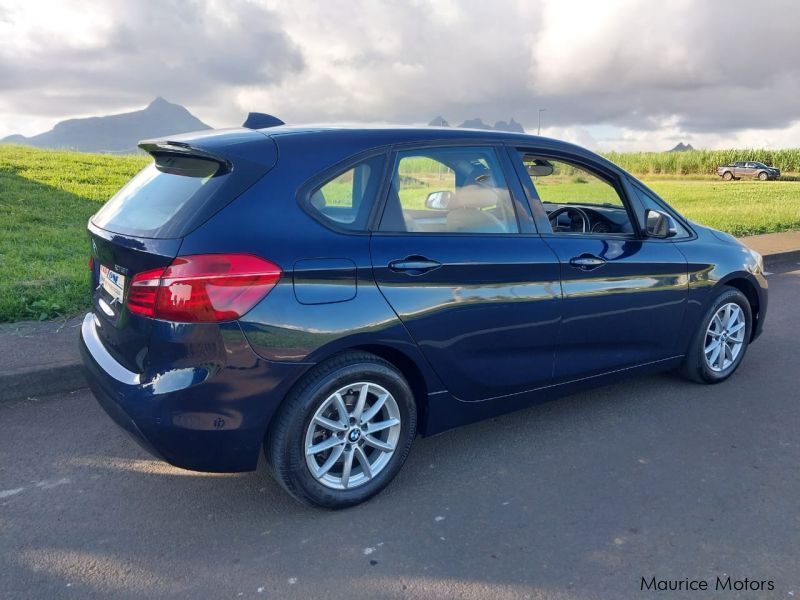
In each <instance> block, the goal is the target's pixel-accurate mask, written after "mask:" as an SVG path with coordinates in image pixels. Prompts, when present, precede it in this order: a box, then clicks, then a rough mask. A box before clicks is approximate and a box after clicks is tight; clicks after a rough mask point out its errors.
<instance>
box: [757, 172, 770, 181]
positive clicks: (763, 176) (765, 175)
mask: <svg viewBox="0 0 800 600" xmlns="http://www.w3.org/2000/svg"><path fill="white" fill-rule="evenodd" d="M758 178H759V179H760V180H761V181H766V180H767V179H769V173H766V172H764V171H761V173H759V174H758Z"/></svg>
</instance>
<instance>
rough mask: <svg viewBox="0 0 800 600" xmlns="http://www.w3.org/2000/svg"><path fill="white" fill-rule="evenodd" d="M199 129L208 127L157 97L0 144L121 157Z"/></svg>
mask: <svg viewBox="0 0 800 600" xmlns="http://www.w3.org/2000/svg"><path fill="white" fill-rule="evenodd" d="M201 129H211V128H210V127H209V126H208V125H206V124H205V123H203V122H202V121H201V120H200V119H198V118H197V117H195V116H194V115H193V114H192V113H190V112H189V111H188V110H186V109H185V108H184V107H183V106H181V105H180V104H173V103H171V102H167V101H166V100H164V99H163V98H161V97H159V98H156V99H155V100H153V101H152V102H151V103H150V104H148V105H147V107H146V108H144V109H143V110H137V111H134V112H129V113H123V114H119V115H108V116H105V117H89V118H86V119H68V120H66V121H61V122H60V123H57V124H56V126H55V127H53V129H51V130H50V131H46V132H45V133H40V134H39V135H34V136H31V137H25V136H24V135H10V136H8V137H6V138H4V139H2V140H0V143H5V144H27V145H29V146H37V147H39V148H66V149H70V150H80V151H82V152H107V153H115V154H117V153H120V154H121V153H127V152H135V151H136V144H137V142H138V141H139V140H143V139H147V138H152V137H160V136H164V135H168V134H172V133H187V132H189V131H199V130H201Z"/></svg>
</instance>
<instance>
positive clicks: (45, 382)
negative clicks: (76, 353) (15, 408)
mask: <svg viewBox="0 0 800 600" xmlns="http://www.w3.org/2000/svg"><path fill="white" fill-rule="evenodd" d="M85 387H86V378H85V377H84V375H83V365H82V364H81V363H79V362H73V363H66V364H62V365H57V366H52V367H41V368H36V369H25V370H21V371H18V372H15V373H3V374H2V375H0V402H3V401H6V400H21V399H23V398H33V397H37V396H47V395H50V394H60V393H65V392H74V391H75V390H80V389H83V388H85Z"/></svg>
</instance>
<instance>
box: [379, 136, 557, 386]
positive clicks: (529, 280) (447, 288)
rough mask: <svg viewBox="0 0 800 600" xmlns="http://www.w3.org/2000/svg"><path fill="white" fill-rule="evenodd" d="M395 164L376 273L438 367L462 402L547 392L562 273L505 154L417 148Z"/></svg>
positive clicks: (502, 151)
mask: <svg viewBox="0 0 800 600" xmlns="http://www.w3.org/2000/svg"><path fill="white" fill-rule="evenodd" d="M393 161H394V167H393V170H392V172H391V176H390V177H391V181H390V184H389V185H388V193H387V196H386V201H385V206H384V210H383V214H382V218H381V220H380V226H379V227H378V228H377V230H376V231H374V232H373V235H372V238H371V254H372V264H373V272H374V275H375V279H376V281H377V284H378V286H379V288H380V290H381V292H382V293H383V295H384V296H385V298H386V300H387V301H388V302H389V304H390V305H391V306H392V308H393V309H394V311H395V312H396V313H397V315H398V316H399V317H400V319H401V320H402V322H403V323H404V325H405V326H406V328H407V329H408V331H409V333H410V335H411V336H412V338H413V339H414V340H415V341H416V343H417V344H418V346H419V348H420V349H421V351H422V352H423V354H424V356H425V357H426V359H427V360H428V361H429V363H430V365H431V366H432V368H433V369H434V370H435V371H436V373H437V375H438V376H439V377H440V378H441V380H442V382H443V383H444V384H445V385H446V387H447V388H448V390H449V391H450V393H452V394H453V395H454V396H456V397H457V398H459V399H461V400H465V401H476V400H483V399H487V398H494V397H498V396H503V395H506V394H513V393H518V392H522V391H526V390H529V389H532V388H535V387H539V386H541V385H544V384H546V383H548V382H549V381H550V378H551V376H552V371H553V361H554V348H555V344H556V341H557V333H558V327H559V322H560V316H561V315H560V304H561V299H560V297H561V290H560V284H559V270H560V269H559V265H558V259H557V258H556V256H555V254H554V253H553V251H552V250H551V249H550V247H549V246H548V245H547V244H545V243H544V242H543V241H542V239H541V238H540V237H539V236H538V235H537V234H536V232H535V230H534V227H533V223H532V220H531V217H530V214H529V213H527V207H526V206H525V202H524V197H523V196H522V190H521V188H520V186H519V182H518V180H516V178H515V175H514V172H513V169H512V168H511V167H510V164H509V162H508V156H507V154H506V150H505V148H503V147H502V146H496V147H495V146H489V145H487V146H480V147H478V146H452V147H450V146H434V147H408V148H405V149H403V150H400V151H398V152H396V153H395V154H394V157H393ZM509 174H510V177H509V176H508V175H509ZM509 182H511V183H512V184H513V185H511V186H509Z"/></svg>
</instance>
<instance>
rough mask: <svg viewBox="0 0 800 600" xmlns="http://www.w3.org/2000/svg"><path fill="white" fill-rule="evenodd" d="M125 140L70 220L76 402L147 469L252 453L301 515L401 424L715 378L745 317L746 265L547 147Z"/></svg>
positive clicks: (369, 474)
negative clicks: (126, 177) (610, 388)
mask: <svg viewBox="0 0 800 600" xmlns="http://www.w3.org/2000/svg"><path fill="white" fill-rule="evenodd" d="M253 120H254V121H256V122H257V121H258V120H259V117H258V116H256V117H254V119H253ZM263 124H267V125H269V124H271V120H269V119H266V117H264V121H263ZM141 148H143V149H144V150H146V151H147V152H148V153H150V154H151V155H152V157H153V159H154V160H153V162H152V163H151V164H150V165H149V166H148V167H146V168H145V169H144V170H143V171H142V172H141V173H139V174H138V175H137V176H136V177H135V178H134V179H132V180H131V181H130V182H129V183H128V184H127V185H126V186H125V187H124V188H123V189H122V190H121V191H120V192H119V193H118V194H117V195H116V196H114V197H113V198H112V199H111V200H110V201H109V202H108V203H107V204H106V205H105V206H104V207H103V208H102V209H101V210H100V211H99V212H98V213H97V214H96V215H95V216H94V217H92V219H91V221H90V222H89V234H90V237H91V248H92V251H91V261H90V264H91V269H92V275H91V276H92V288H93V290H94V291H93V309H92V311H91V312H90V313H89V314H87V315H86V318H85V320H84V322H83V327H82V331H81V349H82V354H83V360H84V363H85V365H86V369H87V371H88V378H89V381H90V384H91V387H92V390H93V391H94V394H95V396H96V397H97V399H98V400H99V402H100V403H101V404H102V406H103V407H104V408H105V410H106V411H107V412H108V414H109V415H110V416H111V417H112V418H113V419H114V420H115V421H116V422H117V423H118V424H119V425H120V426H121V427H123V428H124V429H126V430H127V431H128V432H130V433H131V434H132V435H133V436H134V437H135V438H136V439H137V440H138V441H139V442H140V443H141V444H142V445H143V446H145V447H146V448H147V449H148V450H149V451H150V452H152V453H153V454H154V455H156V456H158V457H160V458H162V459H163V460H165V461H167V462H169V463H171V464H173V465H176V466H179V467H183V468H186V469H193V470H198V471H217V472H226V471H247V470H252V469H255V468H256V465H257V462H258V458H259V453H260V452H261V451H262V448H263V451H264V453H265V455H266V458H267V463H268V464H269V467H270V469H271V471H272V473H273V475H274V476H275V478H276V479H277V480H278V481H279V482H280V484H281V485H283V487H285V488H286V490H287V491H288V492H289V493H290V494H292V495H293V496H294V497H295V498H297V499H299V500H301V501H303V502H306V503H311V504H314V505H318V506H324V507H329V508H338V507H345V506H350V505H353V504H357V503H359V502H362V501H364V500H366V499H367V498H369V497H371V496H372V495H374V494H376V493H377V492H379V491H380V490H381V489H382V488H383V487H385V486H386V485H387V484H388V483H389V482H390V481H391V480H392V478H393V477H394V476H395V475H396V474H397V472H398V470H399V469H400V468H401V466H402V464H403V462H404V461H405V459H406V456H407V455H408V452H409V450H410V448H411V444H412V442H413V440H414V438H415V437H416V435H417V434H418V433H419V434H421V435H432V434H435V433H439V432H441V431H444V430H446V429H449V428H452V427H456V426H459V425H463V424H466V423H470V422H473V421H476V420H479V419H484V418H487V417H491V416H494V415H498V414H500V413H505V412H508V411H512V410H516V409H519V408H521V407H525V406H528V405H530V404H532V403H535V402H539V401H542V400H547V399H552V398H555V397H557V396H561V395H563V394H567V393H571V392H574V391H576V390H580V389H585V388H589V387H594V386H598V385H601V384H605V383H608V382H610V381H612V380H615V379H617V378H619V377H622V376H627V375H633V374H636V373H644V372H654V371H661V370H667V369H680V370H681V371H682V372H683V374H685V375H686V376H687V377H689V378H691V379H693V380H695V381H697V382H700V383H717V382H720V381H723V380H725V379H726V378H728V377H729V376H730V375H731V374H732V373H733V372H734V371H735V370H736V368H737V367H738V366H739V364H740V363H741V361H742V359H743V358H744V355H745V352H746V350H747V347H748V345H749V344H750V343H751V342H752V341H753V340H754V339H755V338H756V337H758V335H759V333H760V332H761V329H762V326H763V323H764V316H765V313H766V308H767V282H766V280H765V278H764V272H763V264H762V260H761V257H760V256H759V255H758V254H757V253H755V252H753V251H752V250H749V249H748V248H746V247H745V246H743V245H742V244H740V243H739V242H738V241H736V240H735V239H734V238H732V237H730V236H728V235H726V234H724V233H720V232H718V231H714V230H712V229H708V228H706V227H702V226H700V225H698V224H696V223H692V222H690V221H688V220H686V219H685V218H683V217H682V216H681V215H679V214H678V213H677V212H676V211H674V210H673V209H672V208H670V207H669V206H668V205H667V204H666V203H665V202H664V201H663V200H662V199H661V198H659V197H658V196H657V195H656V194H655V193H653V191H652V190H650V189H649V188H647V187H646V186H645V185H643V184H642V183H641V182H639V181H637V180H636V179H634V178H633V177H631V176H630V175H628V174H627V173H625V172H624V171H622V170H621V169H619V168H618V167H616V166H615V165H613V164H612V163H610V162H609V161H607V160H605V159H603V158H601V157H600V156H598V155H596V154H593V153H592V152H589V151H587V150H584V149H582V148H579V147H577V146H573V145H570V144H566V143H563V142H559V141H555V140H550V139H545V138H541V137H534V136H528V135H521V134H512V133H501V132H496V131H470V130H461V129H434V128H420V129H402V128H393V129H389V128H385V129H344V128H296V127H286V126H281V125H279V126H274V127H262V128H258V123H256V124H255V125H254V126H253V128H242V129H234V130H224V131H212V132H210V133H209V132H203V133H198V134H190V135H181V136H174V137H167V138H164V139H160V140H152V141H146V142H142V143H141Z"/></svg>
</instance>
